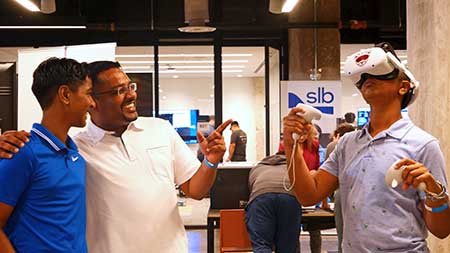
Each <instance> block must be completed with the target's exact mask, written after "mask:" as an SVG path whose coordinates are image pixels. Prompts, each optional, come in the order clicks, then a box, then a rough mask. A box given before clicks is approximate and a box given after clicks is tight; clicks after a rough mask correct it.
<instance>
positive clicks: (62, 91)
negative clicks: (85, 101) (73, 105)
mask: <svg viewBox="0 0 450 253" xmlns="http://www.w3.org/2000/svg"><path fill="white" fill-rule="evenodd" d="M71 95H72V91H71V90H70V88H69V86H67V85H65V84H63V85H61V86H59V88H58V99H59V100H60V101H61V103H62V104H64V105H69V104H70V97H71Z"/></svg>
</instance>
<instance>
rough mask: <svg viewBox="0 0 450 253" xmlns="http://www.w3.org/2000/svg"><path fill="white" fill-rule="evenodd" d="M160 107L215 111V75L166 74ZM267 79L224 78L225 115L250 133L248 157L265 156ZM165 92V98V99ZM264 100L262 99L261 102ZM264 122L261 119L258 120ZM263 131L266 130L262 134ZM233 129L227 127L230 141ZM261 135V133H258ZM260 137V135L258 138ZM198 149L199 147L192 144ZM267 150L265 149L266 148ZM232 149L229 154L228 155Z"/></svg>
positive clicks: (211, 112)
mask: <svg viewBox="0 0 450 253" xmlns="http://www.w3.org/2000/svg"><path fill="white" fill-rule="evenodd" d="M160 84H161V86H160V87H161V89H162V92H160V94H159V95H160V110H161V111H164V110H185V109H199V110H200V114H201V115H213V114H214V100H213V98H212V97H211V96H210V95H211V94H214V90H213V79H212V77H211V78H179V79H175V78H167V79H166V78H165V79H161V80H160ZM263 92H264V80H263V79H262V78H246V77H241V78H237V77H236V78H228V77H225V78H224V79H223V119H224V120H227V119H229V118H232V119H233V120H237V121H238V122H239V125H240V126H241V128H242V130H244V131H245V132H246V133H247V140H248V143H247V160H248V161H257V160H258V159H261V158H262V157H263V156H264V153H262V155H261V154H259V155H257V153H258V152H260V151H261V148H260V147H258V148H257V145H258V146H260V144H259V143H261V142H262V143H263V142H264V127H265V125H264V124H263V123H261V122H264V118H262V119H260V117H261V115H262V117H264V104H263V102H264V94H263ZM163 96H165V99H163ZM261 101H262V102H261ZM256 122H260V123H258V124H257V123H256ZM261 132H262V134H261ZM230 136H231V131H230V130H229V128H227V129H226V130H225V131H224V138H225V142H226V144H227V147H228V145H229V140H230ZM257 136H258V137H257ZM261 137H262V140H261ZM257 138H258V139H257ZM191 149H193V150H195V147H191ZM262 152H264V149H263V150H262ZM227 156H228V153H226V154H225V158H226V157H227Z"/></svg>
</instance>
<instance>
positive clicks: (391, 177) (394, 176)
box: [384, 161, 427, 191]
mask: <svg viewBox="0 0 450 253" xmlns="http://www.w3.org/2000/svg"><path fill="white" fill-rule="evenodd" d="M397 162H398V161H396V162H395V163H394V164H392V166H391V167H390V168H389V169H388V170H387V172H386V175H385V176H384V182H385V183H386V185H387V187H390V188H395V187H397V186H398V185H399V184H401V183H403V178H402V173H403V170H404V169H405V166H402V167H400V168H399V169H395V165H396V164H397ZM426 188H427V186H426V185H425V183H424V182H421V183H420V184H419V186H418V187H417V189H419V190H421V191H425V190H426Z"/></svg>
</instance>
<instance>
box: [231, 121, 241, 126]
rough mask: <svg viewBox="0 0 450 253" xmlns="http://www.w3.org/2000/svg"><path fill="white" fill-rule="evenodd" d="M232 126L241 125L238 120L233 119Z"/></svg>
mask: <svg viewBox="0 0 450 253" xmlns="http://www.w3.org/2000/svg"><path fill="white" fill-rule="evenodd" d="M230 126H239V123H238V122H237V121H233V122H231V125H230Z"/></svg>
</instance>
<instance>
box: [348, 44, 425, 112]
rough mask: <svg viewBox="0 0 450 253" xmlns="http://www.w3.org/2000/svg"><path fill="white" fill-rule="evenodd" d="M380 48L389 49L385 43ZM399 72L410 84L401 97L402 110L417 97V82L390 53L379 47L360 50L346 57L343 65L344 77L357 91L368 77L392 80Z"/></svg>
mask: <svg viewBox="0 0 450 253" xmlns="http://www.w3.org/2000/svg"><path fill="white" fill-rule="evenodd" d="M382 46H383V47H384V48H389V47H390V45H389V44H387V43H384V44H383V45H382ZM390 48H392V47H390ZM387 50H389V49H387ZM400 72H402V73H404V74H405V75H406V77H407V78H408V79H409V82H410V83H411V88H410V89H409V91H408V93H407V94H405V95H404V97H403V101H402V105H401V107H402V109H403V108H406V107H407V106H408V105H410V104H411V103H413V102H414V100H415V98H416V97H417V95H418V90H419V82H418V81H417V80H416V79H415V78H414V76H413V74H412V73H411V71H409V70H408V69H407V68H406V66H405V65H404V64H403V63H401V62H400V60H399V59H398V58H397V57H396V56H395V55H394V54H393V53H392V52H389V51H385V50H384V49H383V48H381V47H373V48H368V49H362V50H360V51H359V52H356V53H354V54H352V55H350V56H349V57H347V61H346V62H345V65H344V75H346V76H348V77H349V78H350V79H351V80H352V82H353V83H354V84H355V86H356V87H357V88H358V89H361V86H362V85H363V83H364V82H365V81H366V80H367V79H368V78H370V77H373V78H376V79H379V80H392V79H394V78H396V77H397V76H398V75H399V73H400Z"/></svg>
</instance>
